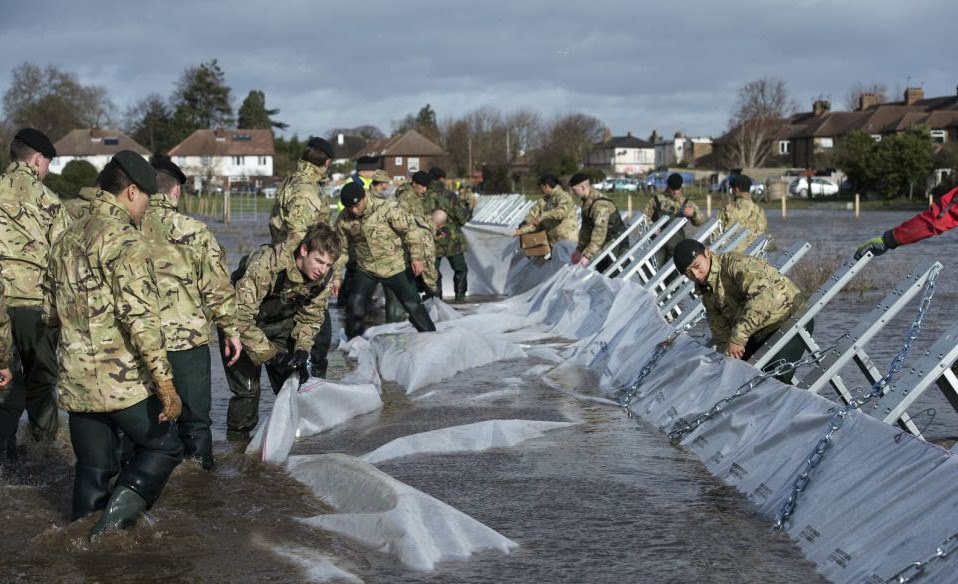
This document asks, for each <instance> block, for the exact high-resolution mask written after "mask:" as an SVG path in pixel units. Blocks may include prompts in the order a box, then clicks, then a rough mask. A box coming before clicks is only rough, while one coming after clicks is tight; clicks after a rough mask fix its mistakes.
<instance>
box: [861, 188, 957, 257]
mask: <svg viewBox="0 0 958 584" xmlns="http://www.w3.org/2000/svg"><path fill="white" fill-rule="evenodd" d="M954 227H958V187H956V188H954V189H951V190H950V191H948V192H947V193H946V194H945V196H943V197H942V198H941V199H940V200H939V201H938V202H937V203H935V204H934V205H932V206H931V208H930V209H928V210H927V211H923V212H921V213H919V214H917V215H915V216H914V217H912V218H911V219H909V220H907V221H905V222H904V223H902V224H901V225H899V226H898V227H895V228H894V229H889V230H888V231H886V232H885V233H883V234H881V235H877V236H875V237H873V238H871V239H869V240H868V241H866V242H865V243H863V244H861V245H860V246H858V249H857V250H856V251H855V259H856V260H857V259H859V258H861V257H862V256H863V255H865V252H869V251H870V252H872V255H876V256H878V255H881V254H883V253H885V252H886V251H888V250H890V249H895V248H896V247H898V246H899V245H908V244H909V243H915V242H916V241H921V240H922V239H926V238H928V237H931V236H932V235H939V234H941V233H944V232H946V231H948V230H949V229H953V228H954Z"/></svg>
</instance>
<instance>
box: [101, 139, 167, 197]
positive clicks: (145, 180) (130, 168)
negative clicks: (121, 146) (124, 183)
mask: <svg viewBox="0 0 958 584" xmlns="http://www.w3.org/2000/svg"><path fill="white" fill-rule="evenodd" d="M111 162H115V163H116V165H117V166H119V167H120V170H122V171H123V172H124V174H126V176H127V177H128V178H129V179H130V181H132V182H133V184H135V185H136V186H137V187H138V188H139V189H140V190H141V191H143V192H144V193H146V194H148V195H152V194H153V193H155V192H156V171H155V170H153V167H152V166H151V165H150V163H149V162H147V161H146V159H145V158H143V157H142V156H140V155H139V154H137V153H136V152H133V151H132V150H120V151H119V152H117V153H116V154H114V155H113V160H112V161H111Z"/></svg>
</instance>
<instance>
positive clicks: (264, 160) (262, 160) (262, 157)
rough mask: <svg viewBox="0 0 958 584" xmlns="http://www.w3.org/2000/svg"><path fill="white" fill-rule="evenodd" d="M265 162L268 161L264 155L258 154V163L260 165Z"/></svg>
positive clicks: (264, 164)
mask: <svg viewBox="0 0 958 584" xmlns="http://www.w3.org/2000/svg"><path fill="white" fill-rule="evenodd" d="M267 162H268V161H267V160H266V157H265V156H260V157H259V165H260V166H266V164H267Z"/></svg>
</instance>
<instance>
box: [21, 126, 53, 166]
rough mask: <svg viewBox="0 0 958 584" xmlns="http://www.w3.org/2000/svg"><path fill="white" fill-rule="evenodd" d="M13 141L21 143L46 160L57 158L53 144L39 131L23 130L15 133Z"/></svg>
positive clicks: (32, 129)
mask: <svg viewBox="0 0 958 584" xmlns="http://www.w3.org/2000/svg"><path fill="white" fill-rule="evenodd" d="M13 139H14V140H15V141H17V142H23V143H24V144H26V145H27V146H29V147H30V148H33V149H34V150H36V151H37V152H39V153H40V154H42V155H44V156H45V157H47V158H51V159H52V158H56V156H57V149H56V148H54V147H53V143H52V142H50V139H49V138H47V135H46V134H44V133H43V132H41V131H40V130H36V129H34V128H24V129H22V130H20V131H19V132H17V135H16V136H14V137H13Z"/></svg>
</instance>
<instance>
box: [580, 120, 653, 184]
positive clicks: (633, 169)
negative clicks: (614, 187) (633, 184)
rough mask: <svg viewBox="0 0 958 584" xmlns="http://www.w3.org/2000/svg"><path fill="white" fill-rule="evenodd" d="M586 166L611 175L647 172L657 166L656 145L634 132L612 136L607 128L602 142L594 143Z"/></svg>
mask: <svg viewBox="0 0 958 584" xmlns="http://www.w3.org/2000/svg"><path fill="white" fill-rule="evenodd" d="M586 166H589V167H592V168H598V169H599V170H602V171H603V172H605V173H606V174H609V175H627V174H630V175H631V174H645V173H646V172H649V171H650V170H653V169H654V168H655V146H654V145H653V144H651V143H650V142H647V141H645V140H642V139H640V138H636V137H635V136H633V135H632V132H629V133H627V134H626V135H625V136H612V133H611V132H609V131H608V130H606V134H605V137H604V138H603V140H602V142H599V143H597V144H593V145H592V150H591V151H590V152H589V155H588V158H587V160H586Z"/></svg>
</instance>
